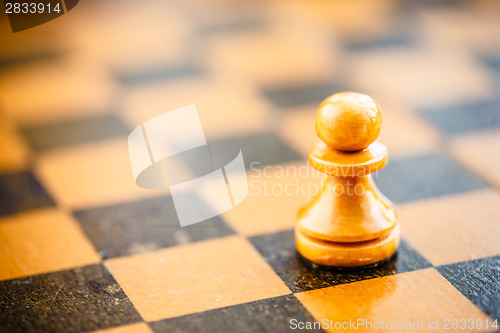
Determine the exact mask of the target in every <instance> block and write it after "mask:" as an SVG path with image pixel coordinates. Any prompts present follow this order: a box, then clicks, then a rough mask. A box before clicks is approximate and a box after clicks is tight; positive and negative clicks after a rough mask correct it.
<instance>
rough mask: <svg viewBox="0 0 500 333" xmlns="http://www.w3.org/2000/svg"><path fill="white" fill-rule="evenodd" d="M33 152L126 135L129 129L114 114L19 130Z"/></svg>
mask: <svg viewBox="0 0 500 333" xmlns="http://www.w3.org/2000/svg"><path fill="white" fill-rule="evenodd" d="M21 131H22V133H23V134H24V136H25V137H26V139H27V140H28V142H29V143H30V144H31V146H32V147H33V149H34V150H36V151H43V150H47V149H53V148H59V147H64V146H69V145H74V144H79V143H85V142H91V141H97V140H102V139H107V138H112V137H116V136H120V135H124V136H125V135H128V133H129V131H130V130H129V128H128V127H127V126H126V125H125V124H124V123H123V122H122V120H121V119H120V118H119V117H118V116H116V115H114V114H102V115H97V116H91V117H86V118H79V119H71V120H66V121H61V122H57V123H51V124H44V125H39V126H30V127H23V128H21Z"/></svg>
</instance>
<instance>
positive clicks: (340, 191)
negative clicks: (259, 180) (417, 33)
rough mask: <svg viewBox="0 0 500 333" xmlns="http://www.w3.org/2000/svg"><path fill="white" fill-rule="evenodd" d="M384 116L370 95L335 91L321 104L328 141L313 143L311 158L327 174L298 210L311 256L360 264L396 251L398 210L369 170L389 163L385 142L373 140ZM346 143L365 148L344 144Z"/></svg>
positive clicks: (300, 246) (301, 245)
mask: <svg viewBox="0 0 500 333" xmlns="http://www.w3.org/2000/svg"><path fill="white" fill-rule="evenodd" d="M332 101H333V103H332ZM331 104H334V105H333V106H332V105H331ZM325 106H326V107H325ZM353 113H354V115H353ZM381 120H382V118H381V115H380V109H379V107H378V105H377V104H376V103H375V102H374V101H373V100H372V99H371V98H369V97H368V96H366V95H361V94H356V93H341V94H336V95H333V96H331V97H329V98H328V99H327V100H325V102H323V104H322V105H321V106H320V109H319V110H318V115H317V121H316V125H317V132H318V135H319V136H320V138H321V139H322V140H323V141H324V142H319V143H317V144H316V145H314V146H313V148H312V149H311V151H310V152H309V162H310V164H311V165H312V166H313V167H314V168H316V169H317V170H319V171H321V172H323V173H325V174H327V175H328V178H327V179H326V181H325V183H324V184H323V187H322V189H321V191H320V193H319V194H318V195H317V196H316V197H315V198H314V199H313V200H312V201H311V202H310V203H309V204H308V205H307V206H305V207H304V208H302V209H301V210H300V212H299V216H298V223H297V227H296V231H295V239H296V247H297V251H298V252H299V253H300V254H301V255H302V256H303V257H305V258H306V259H308V260H310V261H312V262H314V263H317V264H321V265H327V266H339V267H357V266H365V265H370V264H375V263H377V262H380V261H383V260H385V259H387V258H389V257H391V256H392V255H393V254H394V253H395V252H396V250H397V248H398V245H399V239H400V233H399V226H398V221H397V213H396V210H395V209H394V208H393V206H392V204H391V203H390V202H389V201H388V200H387V199H386V198H385V197H384V196H383V195H382V194H381V193H380V192H379V191H378V189H377V187H376V186H375V184H374V183H373V181H372V179H371V175H370V174H371V173H373V172H376V171H378V170H380V169H381V168H383V167H384V166H385V164H386V163H387V149H386V147H385V146H384V145H383V144H381V143H378V142H375V143H373V141H375V140H376V138H377V137H378V135H379V133H380V125H381ZM353 129H355V130H357V132H356V135H355V136H353V135H352V130H353ZM343 131H347V132H348V133H343ZM346 137H347V139H346ZM346 147H355V148H356V149H358V148H362V149H359V150H355V151H345V150H340V149H339V148H342V149H346Z"/></svg>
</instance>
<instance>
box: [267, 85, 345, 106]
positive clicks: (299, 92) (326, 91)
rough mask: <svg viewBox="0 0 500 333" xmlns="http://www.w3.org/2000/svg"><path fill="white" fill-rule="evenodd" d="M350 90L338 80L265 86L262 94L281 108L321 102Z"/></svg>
mask: <svg viewBox="0 0 500 333" xmlns="http://www.w3.org/2000/svg"><path fill="white" fill-rule="evenodd" d="M346 90H349V89H347V88H346V87H345V86H343V85H341V84H339V83H337V82H316V83H310V84H306V85H294V86H286V87H263V88H262V94H263V95H264V96H265V97H266V98H268V99H269V100H270V101H271V102H272V103H273V104H274V105H275V106H276V107H278V108H281V109H286V108H291V107H297V106H301V105H306V104H318V105H319V104H320V103H321V102H322V101H323V100H324V99H325V98H326V97H328V96H330V95H332V94H334V93H337V92H341V91H346Z"/></svg>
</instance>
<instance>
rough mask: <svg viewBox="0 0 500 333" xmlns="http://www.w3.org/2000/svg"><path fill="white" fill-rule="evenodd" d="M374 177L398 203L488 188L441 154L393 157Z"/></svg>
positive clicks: (387, 194) (380, 186)
mask: <svg viewBox="0 0 500 333" xmlns="http://www.w3.org/2000/svg"><path fill="white" fill-rule="evenodd" d="M373 177H374V180H375V183H376V184H377V186H378V187H379V189H380V190H381V191H382V193H383V194H384V195H385V196H387V197H388V198H389V199H391V200H392V201H394V202H396V203H403V202H408V201H413V200H419V199H426V198H431V197H437V196H442V195H448V194H454V193H460V192H466V191H472V190H476V189H480V188H483V187H485V184H484V183H483V182H482V181H481V180H480V179H479V178H477V177H476V176H475V175H473V174H471V173H469V172H468V171H467V170H465V169H464V168H463V167H461V166H460V165H459V164H457V163H456V162H454V161H453V160H451V159H450V158H448V157H447V156H444V155H441V154H429V155H422V156H416V157H409V158H403V159H397V160H390V161H389V163H388V165H387V166H386V167H385V168H384V169H382V170H381V171H379V172H378V173H376V174H375V175H374V176H373Z"/></svg>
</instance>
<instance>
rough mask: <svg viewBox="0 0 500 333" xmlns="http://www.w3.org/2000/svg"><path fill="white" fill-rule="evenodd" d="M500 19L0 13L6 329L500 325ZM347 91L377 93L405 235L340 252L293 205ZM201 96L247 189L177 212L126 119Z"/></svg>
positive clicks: (295, 11)
mask: <svg viewBox="0 0 500 333" xmlns="http://www.w3.org/2000/svg"><path fill="white" fill-rule="evenodd" d="M499 22H500V6H499V3H498V2H495V1H483V0H480V1H441V0H440V1H427V0H421V1H416V0H415V1H393V0H370V1H364V0H355V1H340V0H336V1H331V2H326V1H321V0H313V1H305V0H291V1H290V0H287V1H282V0H276V1H268V2H264V1H246V0H245V1H238V2H230V1H224V0H216V1H207V2H195V1H193V0H187V1H170V2H164V1H156V0H151V1H147V2H142V1H129V0H127V1H114V0H99V1H97V0H82V1H80V3H79V4H78V5H77V6H76V7H75V8H74V9H72V10H71V12H68V13H66V14H65V15H63V16H61V17H59V18H57V19H55V20H53V21H50V22H48V23H46V24H43V25H40V26H38V27H35V28H32V29H29V30H26V31H21V32H17V33H12V32H11V31H10V26H9V23H8V21H7V18H6V16H5V15H4V14H2V16H1V20H0V24H1V26H0V30H1V34H0V38H1V43H0V45H2V46H1V47H0V87H1V89H0V331H1V332H89V331H93V332H286V331H307V332H312V331H337V330H344V331H351V332H365V331H381V330H382V331H383V330H389V329H391V328H392V330H394V331H408V332H443V331H467V332H495V331H497V330H498V327H497V326H495V325H496V324H497V323H498V320H499V319H500V209H499V207H500V170H499V167H498V166H499V165H500V46H499V44H498V41H499V40H500V23H499ZM346 90H352V91H359V92H363V93H366V94H369V95H370V96H371V97H373V98H374V99H375V100H377V102H378V103H379V104H380V105H381V107H382V110H383V118H384V120H383V121H384V123H383V129H382V135H381V137H380V139H379V141H380V142H382V143H384V144H385V145H387V147H388V151H389V156H390V158H389V163H388V164H387V166H386V167H385V168H384V169H383V170H381V171H380V172H378V173H377V174H375V175H374V180H375V182H376V184H377V186H378V187H379V189H380V191H381V192H382V193H384V195H386V196H387V197H388V198H389V199H390V200H391V201H392V202H394V203H395V204H396V205H397V208H398V212H399V221H400V225H401V234H402V240H401V244H400V247H399V251H398V253H397V254H396V255H395V256H394V257H392V258H390V259H389V260H388V261H387V262H385V263H384V264H382V265H378V266H376V267H368V268H366V267H365V268H359V269H344V270H339V269H328V268H325V267H319V266H315V265H313V264H311V263H309V262H306V261H304V260H302V259H301V258H300V257H299V255H298V254H297V252H296V250H295V245H294V225H295V223H296V216H297V212H298V210H299V209H300V208H301V207H302V206H303V205H305V204H306V203H307V202H308V201H309V200H311V198H312V197H313V196H314V194H315V193H317V191H318V190H319V186H320V184H321V182H322V180H323V178H322V177H321V176H319V175H318V174H317V173H313V172H311V170H312V169H311V168H310V167H308V165H307V152H308V150H309V148H310V147H311V145H313V144H314V143H315V142H316V141H317V140H318V138H317V136H316V134H315V131H314V121H315V120H314V119H315V113H316V110H317V108H318V105H319V103H320V102H321V101H322V100H323V99H324V98H326V97H327V96H329V95H331V94H333V93H336V92H340V91H346ZM190 104H195V105H196V107H197V109H198V113H199V116H200V120H201V124H202V127H203V131H204V133H205V135H206V138H207V140H208V141H209V142H212V143H219V144H235V145H237V146H239V147H240V148H241V151H242V155H243V158H244V161H245V165H246V170H247V175H246V176H247V180H248V185H249V186H248V187H249V192H248V196H247V197H246V199H245V200H244V201H243V202H242V203H241V204H239V205H237V206H236V207H235V208H233V209H232V210H229V211H227V212H225V213H223V214H221V215H219V216H216V217H213V218H211V219H209V220H206V221H203V222H200V223H197V224H193V225H190V226H186V227H180V225H179V220H178V217H177V215H176V211H175V207H174V202H173V200H172V196H171V195H170V192H169V190H168V189H166V190H151V189H143V188H140V187H138V186H137V185H136V184H135V180H134V177H133V175H132V170H131V166H130V158H129V152H128V145H127V137H128V135H129V133H130V132H131V131H132V130H133V129H134V128H136V127H137V126H139V125H140V124H142V123H144V122H145V121H147V120H148V119H151V118H153V117H155V116H157V115H159V114H162V113H164V112H167V111H169V110H173V109H176V108H179V107H182V106H185V105H190ZM197 165H198V162H197V161H196V160H185V161H182V160H181V161H178V164H177V165H176V166H175V167H176V168H177V172H178V173H179V174H182V175H183V177H187V178H189V177H192V176H193V175H195V174H196V172H197V169H196V166H197ZM207 205H210V203H207Z"/></svg>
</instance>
